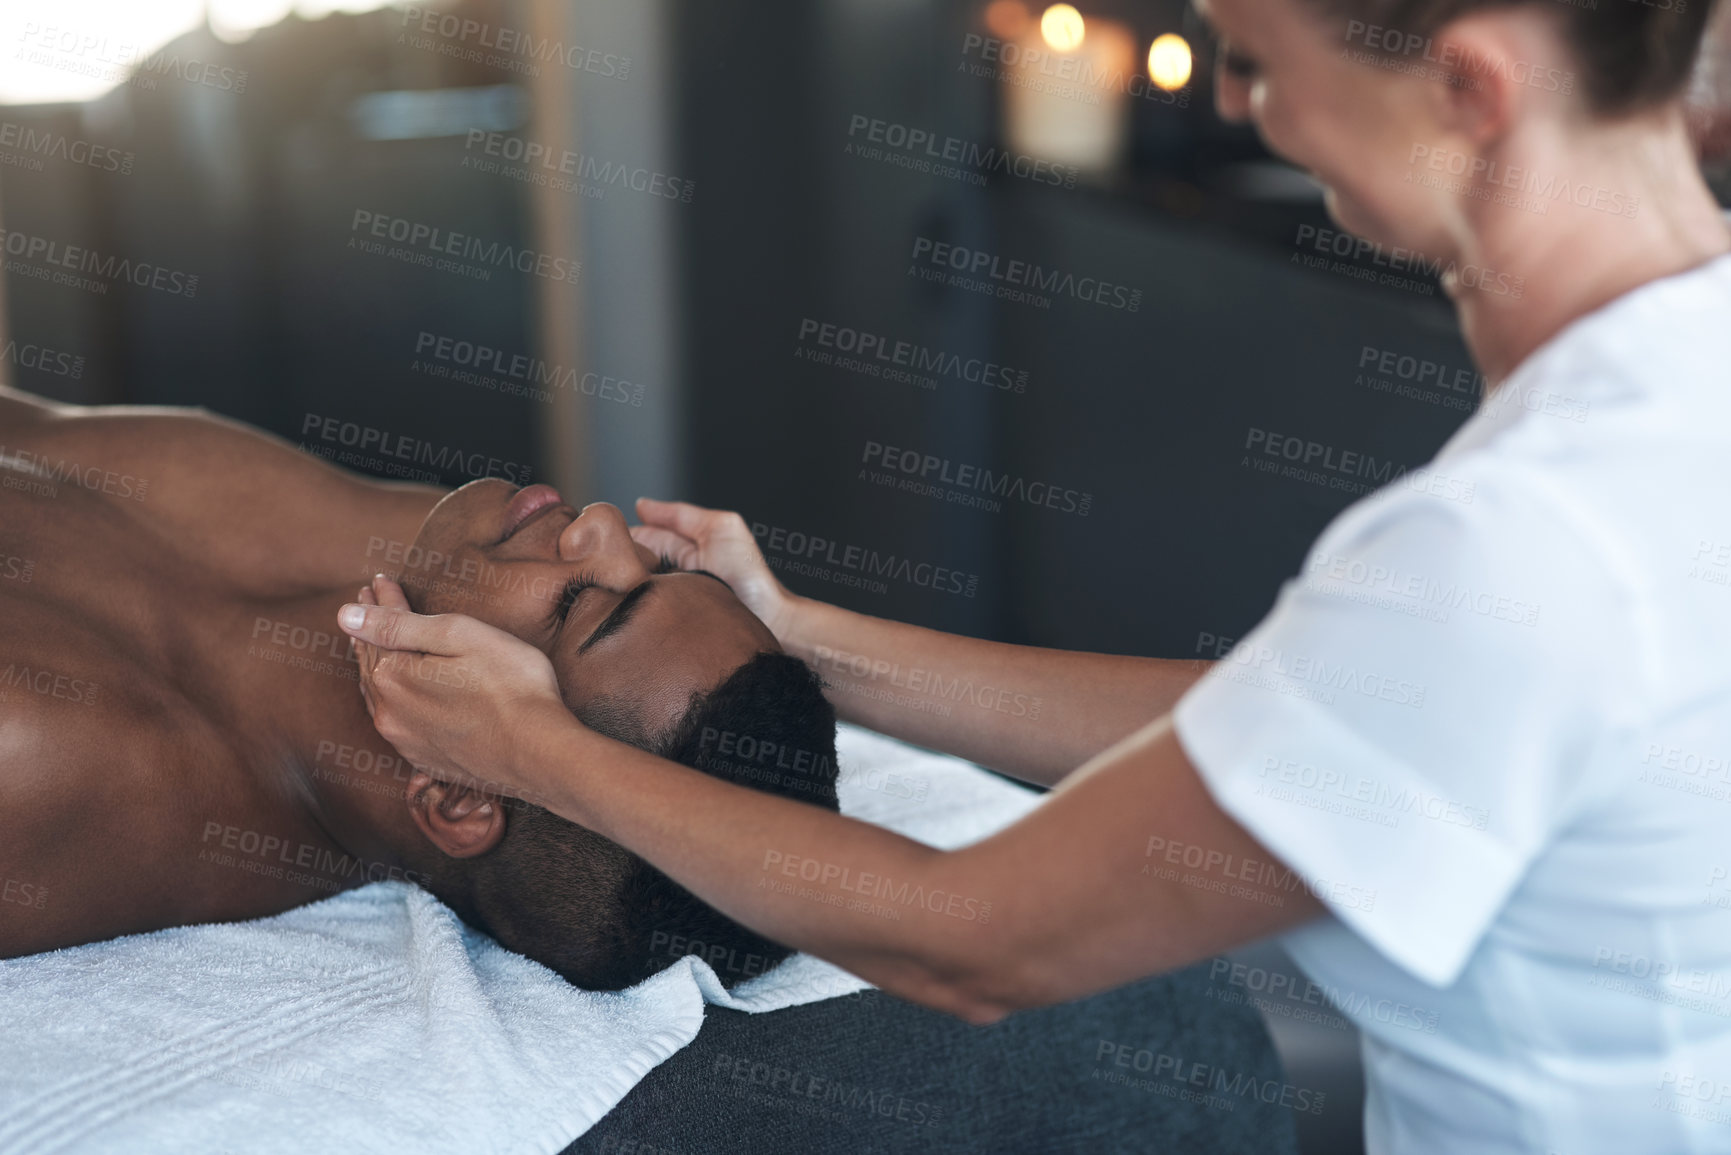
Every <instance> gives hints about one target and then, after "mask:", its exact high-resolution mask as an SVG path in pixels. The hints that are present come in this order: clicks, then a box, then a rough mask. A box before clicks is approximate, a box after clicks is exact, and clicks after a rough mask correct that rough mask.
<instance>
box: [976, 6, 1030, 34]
mask: <svg viewBox="0 0 1731 1155" xmlns="http://www.w3.org/2000/svg"><path fill="white" fill-rule="evenodd" d="M1033 22H1034V14H1033V13H1032V12H1029V11H1028V6H1027V5H1026V4H1024V3H1022V0H992V2H991V3H990V4H988V5H986V29H987V30H988V31H989V32H991V34H992V35H993V36H996V37H997V38H998V39H999V40H1018V39H1020V38H1021V35H1022V33H1024V32H1026V31H1027V30H1028V25H1030V24H1032V23H1033Z"/></svg>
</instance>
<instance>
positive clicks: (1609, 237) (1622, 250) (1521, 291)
mask: <svg viewBox="0 0 1731 1155" xmlns="http://www.w3.org/2000/svg"><path fill="white" fill-rule="evenodd" d="M1593 144H1594V147H1593V148H1582V147H1576V148H1575V149H1574V151H1573V152H1571V153H1569V154H1566V155H1565V154H1563V153H1561V152H1544V151H1534V150H1530V149H1529V150H1528V151H1526V152H1523V153H1522V154H1521V156H1520V158H1519V159H1520V163H1521V164H1522V166H1523V167H1525V168H1526V169H1527V170H1528V171H1529V172H1530V173H1532V174H1534V176H1535V177H1536V178H1537V179H1538V180H1539V181H1540V184H1541V185H1542V186H1545V187H1551V188H1553V189H1554V188H1557V187H1563V188H1566V189H1567V190H1569V192H1570V193H1571V194H1573V195H1578V196H1582V197H1585V198H1586V200H1587V204H1588V205H1589V206H1593V207H1579V206H1577V205H1576V204H1571V203H1567V201H1566V199H1565V198H1557V199H1554V200H1551V201H1549V202H1546V204H1545V207H1546V209H1547V211H1545V212H1544V213H1542V214H1541V213H1538V212H1530V211H1523V210H1522V209H1521V208H1519V207H1516V206H1513V205H1510V204H1507V203H1503V202H1501V201H1498V200H1495V199H1491V200H1479V201H1471V202H1468V206H1467V209H1466V211H1465V212H1464V214H1463V217H1462V227H1461V233H1462V236H1461V239H1460V243H1459V245H1458V249H1459V252H1458V255H1457V256H1456V265H1457V266H1458V268H1459V269H1460V270H1462V272H1469V271H1470V274H1471V279H1472V280H1473V281H1475V282H1477V283H1476V284H1475V285H1468V284H1467V283H1465V282H1466V281H1467V280H1468V279H1469V278H1468V277H1465V276H1457V277H1456V278H1454V282H1455V283H1452V284H1450V285H1449V286H1448V289H1449V294H1450V296H1451V297H1452V298H1453V299H1454V301H1455V304H1456V307H1457V308H1458V309H1459V311H1460V319H1461V329H1462V332H1463V334H1464V335H1465V337H1466V341H1467V345H1468V347H1469V348H1471V349H1472V352H1473V356H1474V359H1475V360H1476V361H1477V362H1478V365H1479V367H1480V369H1481V370H1483V372H1484V373H1485V375H1486V376H1487V377H1488V378H1489V379H1490V380H1491V381H1493V382H1501V381H1503V380H1505V379H1506V378H1507V377H1508V376H1509V374H1511V373H1512V372H1514V370H1515V369H1517V368H1519V366H1520V365H1521V363H1522V362H1524V361H1525V360H1526V359H1527V358H1528V357H1529V356H1531V355H1532V354H1533V353H1534V352H1535V351H1536V350H1538V349H1539V347H1540V346H1542V345H1544V344H1545V343H1546V342H1547V341H1549V340H1550V339H1551V338H1552V337H1555V336H1556V335H1557V334H1558V333H1560V332H1561V331H1562V330H1563V329H1565V328H1567V327H1568V326H1569V325H1570V324H1571V323H1573V322H1574V321H1576V320H1578V319H1579V318H1581V317H1584V316H1586V315H1587V314H1589V313H1592V312H1594V311H1596V310H1598V309H1600V308H1603V307H1604V306H1605V305H1608V304H1610V303H1611V302H1612V301H1615V300H1616V299H1617V298H1619V297H1622V296H1624V295H1625V294H1627V293H1630V292H1632V291H1634V290H1635V289H1638V288H1640V287H1641V286H1642V285H1645V284H1647V283H1649V282H1651V281H1655V280H1659V279H1661V278H1664V277H1669V276H1675V275H1677V274H1679V273H1684V272H1687V271H1688V270H1690V269H1693V268H1696V267H1698V266H1700V265H1702V264H1705V263H1706V262H1708V261H1711V260H1713V259H1715V258H1717V257H1720V256H1723V255H1725V253H1726V252H1728V251H1731V229H1728V228H1727V226H1726V222H1725V218H1724V214H1723V210H1722V209H1720V207H1719V206H1718V204H1717V203H1716V202H1715V201H1714V199H1713V195H1712V193H1711V192H1710V191H1709V190H1708V188H1707V185H1706V183H1705V182H1704V181H1703V180H1702V178H1701V174H1700V169H1699V166H1698V165H1697V164H1696V162H1695V156H1694V150H1693V147H1692V145H1691V144H1690V142H1689V138H1688V133H1687V130H1686V128H1685V126H1684V122H1683V119H1682V117H1681V115H1680V114H1678V115H1672V114H1665V115H1664V118H1663V123H1662V125H1661V126H1660V131H1659V132H1658V133H1656V134H1655V133H1654V131H1653V125H1652V124H1651V123H1650V122H1649V123H1647V124H1645V125H1643V124H1641V123H1639V122H1630V123H1628V124H1625V125H1622V126H1619V127H1613V128H1607V129H1602V130H1598V131H1596V132H1595V135H1594V140H1593ZM1505 171H1508V170H1507V169H1506V168H1505ZM1577 190H1578V191H1577ZM1541 199H1542V198H1541ZM1613 209H1615V210H1617V211H1612V210H1613ZM1631 214H1632V215H1631Z"/></svg>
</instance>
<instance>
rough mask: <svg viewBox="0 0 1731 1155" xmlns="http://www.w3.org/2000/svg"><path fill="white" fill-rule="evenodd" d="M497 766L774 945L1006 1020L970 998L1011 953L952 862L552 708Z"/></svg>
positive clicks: (904, 991) (931, 1001) (932, 1003)
mask: <svg viewBox="0 0 1731 1155" xmlns="http://www.w3.org/2000/svg"><path fill="white" fill-rule="evenodd" d="M510 760H511V762H512V764H513V780H515V781H518V782H521V783H525V784H528V785H527V788H526V789H525V790H524V794H525V796H526V797H533V798H534V800H535V801H536V802H537V803H538V804H539V805H541V806H544V807H546V808H547V809H550V810H552V811H553V812H554V813H556V814H559V815H561V816H562V817H564V818H567V819H569V820H570V821H572V822H575V823H577V824H579V825H581V826H583V827H586V828H587V829H590V830H593V831H595V832H596V833H598V834H600V835H602V836H603V837H605V838H608V839H610V840H612V841H613V842H616V843H618V844H620V845H622V846H627V847H630V848H632V849H633V850H634V851H636V852H637V853H639V854H641V855H642V856H643V857H645V858H647V859H648V860H649V861H650V862H652V863H653V864H654V865H655V866H656V867H657V868H659V869H660V870H661V871H663V872H664V873H666V874H667V875H669V876H670V877H672V878H673V879H674V880H675V881H677V882H680V883H681V884H682V885H684V886H686V887H687V888H688V889H690V890H692V891H693V892H695V893H697V894H698V896H699V897H700V898H702V899H703V900H704V901H706V902H708V903H709V904H710V905H711V906H714V907H716V908H717V909H719V910H721V911H723V912H724V913H726V914H727V915H729V916H730V917H732V918H734V919H736V920H738V921H740V922H742V923H745V924H746V925H748V926H751V927H753V928H754V929H756V930H758V931H760V932H762V933H763V934H766V935H768V936H769V937H770V938H772V939H774V940H776V941H777V942H782V943H786V944H788V945H790V946H793V947H796V948H797V949H800V950H804V951H807V952H808V953H811V954H815V955H817V956H819V957H821V958H825V959H828V960H830V961H831V962H834V963H836V964H837V965H838V966H841V967H843V968H845V969H847V970H848V971H851V972H852V973H854V974H857V975H859V976H860V977H861V978H864V979H866V980H867V981H868V982H871V983H873V984H875V985H877V986H879V987H881V988H882V989H884V990H886V991H888V992H890V993H891V994H894V995H897V996H898V997H901V998H905V999H908V1000H911V1001H914V1002H918V1003H921V1004H923V1005H925V1006H929V1007H932V1008H934V1009H937V1010H941V1011H945V1012H947V1013H950V1014H954V1015H958V1016H960V1017H962V1018H966V1019H970V1020H972V1021H978V1022H988V1021H995V1020H996V1019H997V1018H999V1017H1001V1016H1002V1014H1003V1013H1005V1011H1006V1010H1007V1009H1010V1008H1008V1007H1007V1006H1005V1005H1002V1004H999V1003H994V1002H990V1001H986V1000H985V999H983V998H982V996H980V995H979V994H976V993H973V992H977V991H979V990H981V989H988V988H989V984H985V985H984V986H983V985H982V984H981V983H980V982H979V981H978V977H977V971H978V968H979V965H980V962H979V960H982V959H986V960H992V959H996V960H1000V961H1001V960H1003V959H1004V958H1006V957H1010V956H1013V955H1014V951H1013V950H1012V949H1011V947H1010V946H1009V945H1008V944H1007V943H1006V942H1005V940H1004V931H1003V929H1002V920H999V921H998V922H997V923H994V921H993V920H992V918H991V907H990V905H989V903H990V899H989V897H988V898H986V899H985V900H983V901H985V902H986V903H987V905H986V906H985V908H984V912H983V913H982V910H981V902H982V900H981V899H980V898H978V897H976V896H977V894H978V892H979V890H980V887H979V885H978V880H976V881H974V882H971V883H964V882H962V881H960V879H961V877H962V876H963V875H964V874H965V868H963V869H962V870H961V871H958V867H959V866H960V859H961V857H962V856H961V855H959V854H954V853H945V852H942V851H937V850H934V849H932V848H931V847H928V846H924V845H922V844H920V843H918V842H914V841H912V840H910V839H907V838H904V837H902V836H901V835H899V834H896V833H894V832H892V831H888V830H885V829H883V828H881V827H877V826H872V825H870V824H868V823H864V822H859V821H856V820H854V819H851V818H845V817H843V816H841V815H839V814H835V813H832V812H830V811H827V810H823V809H820V808H818V807H815V806H811V805H807V804H805V803H802V802H796V801H793V800H791V799H787V798H780V797H775V796H772V795H766V794H764V793H762V792H760V791H756V790H751V789H748V788H746V787H743V786H736V785H733V784H731V783H728V782H724V781H721V780H719V779H716V778H712V777H710V776H708V775H706V774H702V773H700V772H698V771H696V770H692V769H690V768H688V767H685V766H681V765H679V764H677V763H673V762H668V761H665V760H664V759H661V758H657V757H655V756H654V755H652V754H649V753H647V752H645V751H642V750H639V749H637V748H635V747H632V746H627V745H624V744H623V743H619V742H615V741H613V740H612V739H610V738H605V737H602V736H601V735H599V734H596V733H595V732H593V731H591V730H588V729H586V728H584V727H582V726H580V725H578V724H577V723H576V722H575V721H574V720H573V719H572V718H571V717H570V715H568V714H565V713H563V711H551V712H548V713H545V714H543V715H541V716H540V717H538V718H536V719H535V720H533V721H532V722H530V723H529V724H527V725H524V726H521V727H520V728H519V730H518V732H517V734H516V735H515V737H514V741H513V749H512V752H511V755H510ZM578 768H580V769H578ZM910 888H914V889H916V890H917V891H918V893H920V894H922V895H924V896H928V897H927V901H926V903H925V904H924V905H921V904H916V903H911V902H903V903H893V902H891V900H888V899H885V900H883V903H884V904H885V905H884V906H879V905H876V904H874V903H873V902H872V901H870V900H869V899H863V898H861V897H860V895H862V894H867V895H870V894H875V893H880V892H883V891H886V890H894V891H896V893H898V894H904V895H905V894H906V893H908V892H909V890H910ZM963 895H967V896H969V897H966V898H964V897H962V896H963ZM930 896H939V897H938V898H932V897H930ZM934 907H935V909H934Z"/></svg>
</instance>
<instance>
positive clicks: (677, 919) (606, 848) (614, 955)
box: [431, 653, 839, 990]
mask: <svg viewBox="0 0 1731 1155" xmlns="http://www.w3.org/2000/svg"><path fill="white" fill-rule="evenodd" d="M577 717H578V720H579V721H581V722H583V724H584V725H586V726H588V727H589V728H590V729H592V730H595V731H597V732H598V733H601V734H605V735H606V736H608V737H610V738H615V739H618V740H619V741H623V742H628V743H630V744H631V745H633V746H637V747H640V748H642V749H645V750H649V751H651V752H653V753H655V754H658V755H660V756H662V757H664V758H668V759H671V760H672V761H675V762H680V763H683V764H684V765H687V766H691V767H693V768H695V769H698V770H702V771H703V772H704V773H707V774H710V775H712V776H714V777H716V778H721V779H723V780H725V781H729V782H734V783H737V784H739V785H742V786H750V787H753V788H755V789H758V790H763V791H765V792H767V793H770V794H779V795H781V796H783V797H787V798H796V799H798V800H799V801H801V802H808V803H811V804H812V805H815V806H822V807H823V808H825V809H826V810H832V811H834V810H838V809H839V805H838V803H837V801H836V777H837V770H836V753H835V708H834V707H833V706H831V705H830V704H829V701H828V700H827V699H826V698H824V696H823V683H822V682H821V681H820V680H819V679H818V677H817V675H816V674H814V673H812V671H811V670H810V669H809V668H808V667H807V666H806V665H805V663H804V662H801V661H800V660H798V659H797V658H792V657H789V656H788V655H786V654H780V653H762V654H758V655H757V656H756V657H754V658H752V659H751V660H750V661H749V662H746V663H745V664H744V665H742V666H740V667H739V668H738V669H736V670H735V671H734V672H733V673H732V674H730V675H728V677H727V679H726V680H725V681H724V682H722V683H721V684H720V685H719V686H717V687H715V689H713V690H710V691H708V692H699V693H696V694H693V695H692V698H691V703H690V705H689V707H688V708H687V709H686V711H685V714H684V715H683V716H682V717H681V718H680V720H679V721H678V722H676V723H675V724H674V725H673V726H672V727H670V728H669V729H668V730H667V731H666V732H664V733H662V734H659V735H649V734H647V733H645V732H644V730H643V729H642V727H641V725H640V723H639V722H638V720H637V717H636V715H635V713H634V712H633V711H631V710H630V709H628V708H626V707H624V706H623V705H622V704H621V703H619V702H618V701H616V700H613V701H610V700H602V701H598V702H594V703H590V704H588V705H586V706H585V707H584V708H583V709H581V710H579V711H577ZM440 865H441V869H438V870H436V871H434V872H432V873H433V879H434V882H433V885H432V887H431V889H433V890H434V893H435V894H437V895H438V897H439V898H440V899H442V900H443V901H444V902H446V903H447V904H449V905H450V906H451V907H452V908H453V909H455V910H456V911H457V913H458V914H459V915H461V916H462V917H463V918H464V919H465V920H467V921H468V922H469V923H470V924H471V925H474V926H476V927H478V928H480V929H482V930H484V931H486V932H487V933H488V934H491V935H492V936H493V937H494V938H495V939H497V940H498V941H499V942H500V943H501V944H502V945H504V946H506V947H508V948H510V949H511V950H514V951H517V952H518V953H520V954H524V955H527V956H529V957H530V958H532V959H534V960H536V961H537V962H540V963H542V964H543V965H545V966H547V967H550V968H551V969H553V970H555V971H557V972H559V974H561V975H563V976H564V977H565V979H566V980H567V981H569V982H571V983H574V984H575V985H577V986H580V987H584V988H586V989H588V990H622V989H624V988H625V987H628V986H632V985H634V984H636V983H638V982H641V981H642V980H643V979H646V978H648V977H650V976H651V975H653V974H655V973H656V972H658V971H661V970H664V969H666V968H667V967H669V966H672V965H673V964H674V963H675V962H677V961H678V960H679V958H681V957H682V956H684V955H686V954H696V955H698V956H700V957H702V958H704V959H706V960H708V961H709V963H710V965H711V966H712V967H714V969H715V972H716V974H717V975H718V976H719V977H720V979H721V981H722V984H723V985H724V986H728V987H732V986H734V985H735V984H736V983H739V982H741V981H743V980H745V979H747V978H751V977H753V976H754V975H757V974H761V973H763V972H764V971H766V970H768V969H770V968H771V967H773V966H774V965H775V964H776V963H778V962H780V961H781V960H782V959H784V958H786V957H787V956H788V955H790V954H792V953H793V952H792V951H791V950H789V949H788V948H787V947H785V946H782V945H781V944H780V943H777V942H774V941H772V940H771V939H768V938H765V937H764V936H763V935H760V934H758V933H757V932H755V931H753V930H750V929H748V928H746V927H744V926H741V925H740V924H739V923H737V922H735V921H733V920H732V919H731V918H728V917H727V916H726V915H724V914H722V913H721V912H720V911H718V910H716V909H715V908H714V907H711V906H710V905H709V904H707V903H705V902H703V901H702V900H701V899H699V898H698V897H697V896H696V895H694V894H692V893H691V892H690V891H688V890H686V889H685V888H684V887H683V886H680V885H679V884H678V883H677V882H674V881H673V880H672V879H671V878H669V877H668V876H667V875H665V874H663V873H662V872H661V871H659V870H657V869H656V868H655V867H653V866H651V865H650V864H649V863H648V862H646V861H645V860H643V859H642V858H639V857H638V856H637V855H635V854H632V853H631V852H630V851H628V850H625V849H624V848H623V847H621V846H618V845H616V844H615V843H612V842H609V841H608V840H607V839H605V838H602V837H601V836H600V835H598V834H595V833H594V832H593V831H590V830H586V829H584V828H583V827H581V826H578V825H576V824H575V823H572V822H567V821H566V820H565V819H563V818H560V817H559V816H558V815H556V814H553V813H551V812H550V811H547V810H543V809H542V808H540V807H538V806H531V805H529V804H527V803H513V804H512V805H511V807H510V812H509V814H508V815H507V824H506V830H505V836H504V838H503V839H501V840H500V843H499V845H498V846H497V847H495V848H494V849H493V850H492V851H491V852H490V853H488V854H486V855H483V856H481V857H480V858H477V859H472V860H467V861H464V862H457V861H455V860H448V861H447V862H445V863H442V864H440Z"/></svg>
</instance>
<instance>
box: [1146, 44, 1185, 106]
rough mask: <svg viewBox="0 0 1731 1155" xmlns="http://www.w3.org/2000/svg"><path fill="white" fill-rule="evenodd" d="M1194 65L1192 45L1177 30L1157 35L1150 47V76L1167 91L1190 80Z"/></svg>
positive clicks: (1182, 85) (1179, 86)
mask: <svg viewBox="0 0 1731 1155" xmlns="http://www.w3.org/2000/svg"><path fill="white" fill-rule="evenodd" d="M1192 66H1193V64H1192V60H1191V57H1190V45H1189V44H1188V43H1187V42H1186V41H1185V39H1184V37H1182V36H1179V35H1178V34H1177V33H1175V32H1168V33H1166V35H1164V36H1159V37H1156V38H1155V40H1154V43H1153V44H1152V45H1151V46H1150V47H1149V49H1148V76H1149V77H1150V78H1151V79H1152V80H1153V81H1154V83H1155V84H1157V85H1159V86H1160V87H1161V88H1163V89H1165V90H1166V91H1167V92H1172V91H1174V90H1176V89H1180V88H1183V87H1184V86H1185V85H1186V84H1188V83H1189V82H1190V70H1191V68H1192Z"/></svg>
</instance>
